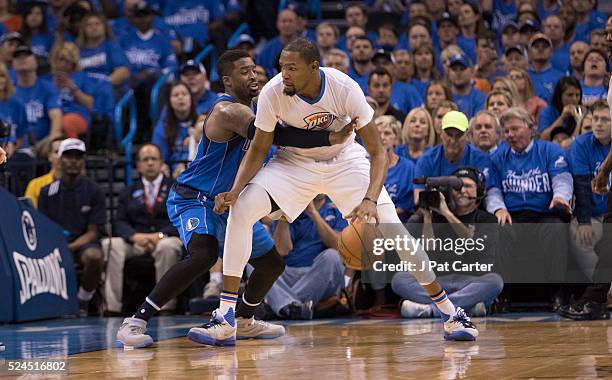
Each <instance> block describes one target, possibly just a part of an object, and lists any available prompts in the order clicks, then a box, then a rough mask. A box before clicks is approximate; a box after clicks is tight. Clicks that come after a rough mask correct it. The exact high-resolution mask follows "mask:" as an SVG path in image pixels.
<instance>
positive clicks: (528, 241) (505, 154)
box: [487, 107, 573, 283]
mask: <svg viewBox="0 0 612 380" xmlns="http://www.w3.org/2000/svg"><path fill="white" fill-rule="evenodd" d="M500 124H501V127H502V130H503V133H504V137H505V138H506V141H507V144H503V145H502V146H500V147H499V148H498V149H497V150H496V151H495V153H493V155H492V156H491V160H492V163H493V164H492V171H491V174H490V176H491V180H492V187H491V189H489V192H488V195H487V211H489V212H490V213H492V214H494V215H495V216H496V217H497V220H498V222H499V223H500V224H501V225H504V224H506V223H509V224H518V223H529V224H528V225H525V226H518V227H516V228H515V229H514V230H512V232H513V233H511V234H509V236H508V239H509V241H508V242H507V243H506V245H507V246H508V247H512V250H511V251H509V252H507V254H508V257H505V258H502V261H503V260H504V259H505V260H510V262H508V264H509V265H511V267H512V268H514V269H515V270H516V269H518V268H522V270H523V271H524V272H521V273H523V274H524V276H525V277H521V278H522V279H523V281H526V282H534V281H536V279H538V280H539V281H544V280H546V281H547V282H549V283H559V282H562V280H563V277H564V275H565V269H566V267H565V264H566V260H567V257H566V253H567V243H568V242H567V241H566V237H567V224H565V223H564V221H565V220H568V216H569V215H570V214H571V206H570V203H569V202H570V201H571V199H572V195H573V181H572V176H571V173H570V167H569V163H568V159H567V157H566V154H565V152H564V151H563V150H562V149H561V148H560V147H559V146H558V145H556V144H553V143H551V142H548V141H543V140H537V139H535V137H534V136H535V125H534V123H533V120H532V119H531V116H529V114H528V113H527V111H525V110H524V109H522V108H518V107H515V108H510V109H509V110H507V111H506V112H504V113H503V114H502V116H501V118H500ZM551 236H554V237H555V238H554V239H551V238H550V237H551ZM536 242H539V243H540V244H534V243H536ZM519 243H520V247H519V246H518V245H519ZM534 249H535V250H534ZM534 252H535V253H534ZM526 263H530V264H526ZM517 265H518V266H517ZM506 269H507V268H506ZM512 274H514V275H517V272H514V273H512ZM514 279H516V277H514Z"/></svg>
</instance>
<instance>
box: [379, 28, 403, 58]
mask: <svg viewBox="0 0 612 380" xmlns="http://www.w3.org/2000/svg"><path fill="white" fill-rule="evenodd" d="M398 41H399V40H398V36H397V29H396V28H395V25H393V24H391V23H384V24H382V25H380V26H379V27H378V34H377V37H376V45H377V47H378V48H379V49H383V50H385V51H387V52H391V51H393V49H395V46H397V43H398Z"/></svg>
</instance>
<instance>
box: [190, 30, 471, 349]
mask: <svg viewBox="0 0 612 380" xmlns="http://www.w3.org/2000/svg"><path fill="white" fill-rule="evenodd" d="M319 62H320V57H319V51H318V49H317V47H316V46H315V45H314V44H313V43H312V42H310V41H309V40H306V39H298V40H295V41H294V42H291V43H290V44H289V45H287V46H286V47H285V48H284V49H283V51H282V53H281V55H280V59H279V64H280V68H281V73H280V74H278V75H276V76H275V77H274V78H272V80H270V81H269V82H268V83H267V84H266V85H265V86H264V88H263V89H262V91H261V93H260V95H259V100H258V108H257V113H256V118H255V126H256V127H257V132H256V133H255V137H254V139H253V141H252V143H251V146H250V148H249V150H248V152H247V154H246V157H245V159H244V160H243V161H242V163H241V165H240V169H239V170H238V174H237V177H236V179H235V181H234V185H233V187H232V189H231V190H230V191H229V192H227V193H220V194H219V195H217V198H216V199H215V211H217V212H223V211H224V210H225V209H226V208H227V207H228V206H231V208H230V215H229V220H228V226H227V235H226V236H227V239H226V240H225V248H224V252H225V254H224V257H223V292H224V293H226V294H230V295H233V296H232V297H228V298H230V299H232V298H233V299H235V297H236V296H237V292H238V287H239V284H240V278H241V276H242V272H243V270H244V267H245V265H246V263H247V260H248V258H249V255H250V247H251V241H250V240H251V236H252V234H251V229H252V227H253V224H254V223H255V222H256V221H258V220H259V219H261V218H263V217H264V216H266V215H268V214H271V213H272V214H273V216H279V215H280V214H281V213H282V215H283V216H284V217H285V218H286V219H287V220H288V221H289V222H292V221H293V220H295V218H297V217H298V215H300V213H302V211H303V210H304V209H305V208H306V206H307V205H308V203H309V202H310V201H311V200H312V199H314V198H315V196H316V195H317V194H327V195H328V196H329V197H330V198H331V200H332V201H333V202H334V204H335V205H336V206H337V207H338V209H339V210H340V211H341V212H342V215H343V216H344V217H345V218H346V219H349V220H351V221H352V222H353V223H356V222H360V221H369V220H376V221H378V222H380V223H382V224H381V225H380V228H381V232H382V233H383V235H384V236H385V237H387V238H395V237H396V236H398V235H399V236H409V234H408V231H406V229H405V228H404V227H403V225H402V224H401V222H400V220H399V218H398V216H397V214H396V212H395V207H394V205H393V203H392V201H391V199H390V197H389V195H388V194H387V192H386V191H385V190H384V188H383V183H384V179H385V176H386V173H387V158H386V157H387V156H386V154H385V153H384V151H383V148H382V144H381V142H380V137H379V134H378V130H377V128H376V126H375V125H374V122H373V120H372V116H373V113H374V112H373V110H372V108H371V107H370V106H369V105H368V103H367V102H366V99H365V96H364V94H363V92H362V91H361V89H360V88H359V85H358V84H357V83H356V82H355V81H354V80H352V79H351V78H350V77H349V76H347V75H346V74H344V73H342V72H340V71H338V70H335V69H332V68H320V67H319ZM354 119H357V126H358V127H357V134H358V136H359V137H360V138H361V140H362V141H363V144H364V146H365V149H364V148H363V147H362V146H361V145H359V144H357V143H356V142H355V141H354V139H349V140H348V141H347V142H346V143H344V144H339V145H336V146H332V147H321V148H312V149H299V148H298V149H296V148H280V149H279V151H278V152H277V154H276V156H275V157H274V158H273V159H272V160H271V161H270V162H269V163H268V164H267V165H266V167H264V168H262V166H263V162H264V159H265V156H266V154H267V152H268V150H269V148H270V146H271V144H272V137H273V132H274V129H275V125H276V123H277V122H280V123H286V124H288V125H291V126H294V127H297V128H303V129H329V130H337V129H339V128H340V127H341V126H343V125H345V124H347V122H349V121H350V120H354ZM366 151H367V152H366ZM367 154H369V156H370V158H371V162H370V161H368V158H367ZM260 169H261V170H260ZM247 184H248V186H247ZM243 190H244V191H243ZM398 253H399V255H400V257H401V258H402V260H405V261H408V262H413V263H414V265H415V267H416V268H422V266H421V265H422V262H428V258H427V254H426V253H425V252H424V251H423V250H422V249H420V250H418V251H416V252H410V251H407V250H398ZM413 275H414V276H415V277H416V279H417V280H418V281H419V283H420V284H422V285H423V287H424V288H425V289H426V290H427V291H428V293H429V294H430V295H431V298H432V301H433V302H435V303H436V305H437V306H438V308H439V310H440V314H441V315H442V318H443V321H444V330H445V332H444V337H445V339H447V340H474V339H475V338H476V337H477V336H478V330H477V329H476V327H475V326H474V324H473V323H472V322H470V320H469V318H468V317H467V315H466V314H465V311H463V310H462V309H461V308H455V306H454V305H453V303H452V302H451V301H450V300H449V299H448V297H447V296H446V293H445V292H444V290H443V289H442V288H441V287H440V285H439V284H438V282H437V281H436V280H435V274H434V273H433V272H432V271H430V270H427V271H415V272H413ZM234 302H235V301H233V302H231V301H228V300H225V299H223V298H222V299H221V304H220V308H219V310H217V311H216V312H215V313H214V314H213V319H212V320H211V322H210V323H209V324H207V325H204V326H202V327H198V328H193V329H191V330H190V335H198V334H200V335H202V337H203V338H205V339H202V341H207V342H213V343H212V344H215V343H214V342H215V341H223V340H225V339H228V338H231V337H232V335H234V334H235V333H236V332H235V331H236V328H235V327H234V325H235V324H234V323H233V320H234Z"/></svg>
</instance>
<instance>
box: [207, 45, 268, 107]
mask: <svg viewBox="0 0 612 380" xmlns="http://www.w3.org/2000/svg"><path fill="white" fill-rule="evenodd" d="M217 69H218V70H219V74H220V75H221V80H222V81H223V86H224V88H225V92H226V93H228V94H229V95H232V96H233V97H235V98H236V99H238V101H240V103H242V104H245V105H250V104H251V100H252V99H253V98H254V97H256V96H257V95H259V90H260V88H259V82H258V81H257V74H256V73H255V62H253V59H252V58H251V56H250V55H249V53H248V52H246V51H244V50H238V49H232V50H227V51H226V52H225V53H223V54H222V55H221V56H220V57H219V60H218V61H217Z"/></svg>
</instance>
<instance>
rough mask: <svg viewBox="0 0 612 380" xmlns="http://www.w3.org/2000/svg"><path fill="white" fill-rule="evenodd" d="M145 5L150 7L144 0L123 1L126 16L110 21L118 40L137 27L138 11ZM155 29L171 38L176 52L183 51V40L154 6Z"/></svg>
mask: <svg viewBox="0 0 612 380" xmlns="http://www.w3.org/2000/svg"><path fill="white" fill-rule="evenodd" d="M143 5H144V6H145V7H150V6H149V5H147V3H146V2H145V1H143V0H125V1H124V2H123V13H124V14H125V17H119V18H115V19H112V20H111V21H110V25H111V28H112V30H113V32H114V33H115V36H116V37H117V39H118V40H121V38H122V37H123V35H124V34H126V33H128V32H129V31H130V30H132V29H133V28H135V27H136V23H137V21H136V17H137V16H136V13H137V12H139V11H141V10H142V8H143ZM153 10H154V12H153V29H155V30H157V31H159V32H161V34H162V35H163V36H165V37H166V38H168V39H169V40H170V43H171V44H172V49H173V50H174V53H175V54H179V53H180V52H181V41H180V39H179V37H178V35H177V34H176V31H175V30H174V29H173V28H172V27H171V26H170V25H168V24H166V22H165V21H164V19H163V18H162V17H159V16H160V15H159V12H157V10H155V9H154V8H153Z"/></svg>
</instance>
